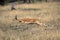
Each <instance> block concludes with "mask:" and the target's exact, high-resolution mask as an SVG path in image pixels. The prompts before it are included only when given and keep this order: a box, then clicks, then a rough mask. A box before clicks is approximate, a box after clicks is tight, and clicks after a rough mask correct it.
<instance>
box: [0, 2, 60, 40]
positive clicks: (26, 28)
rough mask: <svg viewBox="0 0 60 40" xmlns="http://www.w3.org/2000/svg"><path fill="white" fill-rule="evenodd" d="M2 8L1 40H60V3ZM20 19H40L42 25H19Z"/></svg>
mask: <svg viewBox="0 0 60 40" xmlns="http://www.w3.org/2000/svg"><path fill="white" fill-rule="evenodd" d="M15 7H16V10H13V11H12V10H10V5H6V6H0V40H60V2H51V3H45V2H43V3H34V4H16V6H15ZM15 15H18V18H25V17H32V18H39V19H40V23H43V24H46V25H47V26H44V25H41V26H39V25H37V24H28V23H19V22H18V21H16V20H15V19H14V18H15Z"/></svg>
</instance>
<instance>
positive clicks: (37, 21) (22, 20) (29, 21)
mask: <svg viewBox="0 0 60 40" xmlns="http://www.w3.org/2000/svg"><path fill="white" fill-rule="evenodd" d="M15 19H16V20H17V21H18V22H22V23H36V24H39V25H45V24H42V23H40V22H39V19H37V18H21V19H18V18H17V15H16V16H15Z"/></svg>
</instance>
